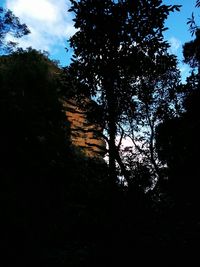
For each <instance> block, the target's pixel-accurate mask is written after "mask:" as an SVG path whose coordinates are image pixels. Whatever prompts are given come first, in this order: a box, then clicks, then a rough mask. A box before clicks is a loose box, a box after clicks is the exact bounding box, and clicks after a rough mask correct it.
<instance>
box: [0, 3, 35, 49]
mask: <svg viewBox="0 0 200 267" xmlns="http://www.w3.org/2000/svg"><path fill="white" fill-rule="evenodd" d="M29 33H30V31H29V29H28V27H27V26H26V25H25V24H21V23H20V20H19V18H18V17H16V16H15V15H14V14H13V13H12V11H10V10H6V9H3V8H2V7H0V54H3V53H4V52H7V53H8V52H11V51H12V50H13V48H14V47H15V46H16V45H17V43H15V42H13V41H7V40H6V37H7V35H8V34H9V35H11V36H12V37H14V38H20V37H22V36H23V35H27V34H29Z"/></svg>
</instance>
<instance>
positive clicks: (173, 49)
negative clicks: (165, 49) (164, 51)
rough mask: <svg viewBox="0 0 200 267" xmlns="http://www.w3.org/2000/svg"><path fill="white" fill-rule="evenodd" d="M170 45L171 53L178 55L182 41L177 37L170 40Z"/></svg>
mask: <svg viewBox="0 0 200 267" xmlns="http://www.w3.org/2000/svg"><path fill="white" fill-rule="evenodd" d="M169 44H170V52H171V53H172V54H176V53H177V51H178V49H179V48H181V45H182V43H181V41H180V40H179V39H177V38H175V37H171V38H170V39H169Z"/></svg>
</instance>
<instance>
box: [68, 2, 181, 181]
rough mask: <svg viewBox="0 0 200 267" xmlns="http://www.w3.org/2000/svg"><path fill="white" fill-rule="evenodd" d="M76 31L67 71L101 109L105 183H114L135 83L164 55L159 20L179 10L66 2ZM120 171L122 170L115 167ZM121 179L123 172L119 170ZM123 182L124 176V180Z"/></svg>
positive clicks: (158, 5) (141, 4) (149, 5)
mask: <svg viewBox="0 0 200 267" xmlns="http://www.w3.org/2000/svg"><path fill="white" fill-rule="evenodd" d="M71 3H72V7H71V9H70V11H71V12H74V13H75V18H74V22H75V27H76V28H77V29H78V31H77V32H76V33H75V35H74V36H73V37H72V38H71V39H70V45H71V47H72V48H73V49H74V56H73V58H72V64H71V68H74V69H75V72H76V73H77V77H78V79H79V81H81V82H82V83H84V84H86V85H88V88H89V90H90V94H91V95H92V96H96V98H97V99H98V102H99V104H100V105H101V106H102V109H103V111H104V112H103V113H104V117H103V120H104V122H105V128H106V130H107V133H108V144H109V168H110V181H111V183H115V182H116V163H115V161H116V158H118V163H120V158H119V153H118V152H119V151H118V150H117V147H119V146H116V136H117V134H118V130H119V128H118V124H120V122H121V121H123V117H124V116H125V112H126V109H127V103H129V100H130V99H132V98H133V97H134V95H135V94H136V88H137V85H138V81H140V78H141V77H142V76H145V75H146V74H147V72H148V71H147V70H148V69H149V68H150V66H151V64H154V63H155V61H156V58H157V57H159V56H160V55H161V54H162V53H164V52H165V51H166V48H167V47H168V44H167V43H166V42H165V41H164V38H163V31H164V30H165V28H164V21H165V19H166V18H167V16H168V15H169V13H170V12H172V11H174V10H179V6H177V5H175V6H171V5H169V6H167V5H162V4H161V1H157V0H156V1H153V2H149V1H135V2H134V3H133V2H132V1H112V0H107V1H100V0H93V1H74V0H72V1H71ZM120 165H121V166H120V167H121V169H124V167H123V165H122V164H120ZM123 172H124V174H126V170H125V169H124V171H123ZM127 179H128V176H127Z"/></svg>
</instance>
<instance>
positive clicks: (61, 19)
mask: <svg viewBox="0 0 200 267" xmlns="http://www.w3.org/2000/svg"><path fill="white" fill-rule="evenodd" d="M69 6H70V2H69V0H56V1H55V0H6V7H7V8H8V9H11V10H12V11H13V13H14V14H15V15H16V16H18V17H19V18H20V21H21V22H23V23H26V25H27V26H28V28H29V29H30V31H31V34H29V35H28V36H25V37H23V38H21V39H20V40H18V43H19V46H20V47H23V48H26V47H30V46H31V47H33V48H36V49H39V50H45V51H48V52H50V53H51V54H55V53H56V51H57V50H58V48H59V46H60V47H62V49H64V46H67V39H68V38H69V37H70V36H72V35H73V34H74V32H75V29H74V27H73V22H72V14H70V13H69V12H68V9H69Z"/></svg>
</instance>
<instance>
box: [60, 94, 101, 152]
mask: <svg viewBox="0 0 200 267" xmlns="http://www.w3.org/2000/svg"><path fill="white" fill-rule="evenodd" d="M63 106H64V110H65V113H66V116H67V119H68V121H69V122H70V128H71V141H72V144H74V145H75V146H77V147H79V148H80V149H81V150H82V151H83V152H84V153H85V154H86V156H88V157H103V156H104V154H105V150H106V143H105V141H104V139H103V138H102V137H101V136H100V134H101V133H102V131H103V129H102V128H101V127H100V125H98V124H95V123H91V122H90V121H89V119H88V116H87V110H86V108H84V106H81V107H80V105H77V101H75V100H74V99H70V100H66V101H63Z"/></svg>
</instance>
